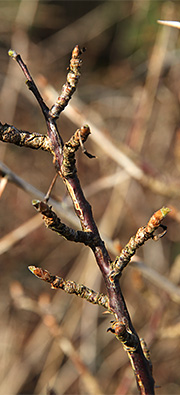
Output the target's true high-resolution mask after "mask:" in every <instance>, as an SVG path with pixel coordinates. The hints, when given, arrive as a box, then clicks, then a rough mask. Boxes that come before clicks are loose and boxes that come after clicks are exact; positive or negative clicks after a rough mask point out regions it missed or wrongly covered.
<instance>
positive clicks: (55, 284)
mask: <svg viewBox="0 0 180 395" xmlns="http://www.w3.org/2000/svg"><path fill="white" fill-rule="evenodd" d="M28 269H29V270H30V271H31V272H32V273H33V274H34V275H35V276H36V277H38V278H39V279H41V280H43V281H46V282H48V283H50V284H51V288H53V289H62V290H63V291H65V292H67V293H69V294H75V295H77V296H79V297H80V298H83V299H86V300H87V301H88V302H90V303H93V304H98V305H100V306H102V307H104V308H105V309H108V308H109V305H108V297H107V295H104V294H102V293H99V292H96V291H93V290H92V289H90V288H88V287H86V286H85V285H83V284H77V283H76V282H75V281H70V280H64V279H63V278H62V277H58V276H53V275H52V274H50V273H49V272H48V271H47V270H43V269H41V268H40V267H36V266H28Z"/></svg>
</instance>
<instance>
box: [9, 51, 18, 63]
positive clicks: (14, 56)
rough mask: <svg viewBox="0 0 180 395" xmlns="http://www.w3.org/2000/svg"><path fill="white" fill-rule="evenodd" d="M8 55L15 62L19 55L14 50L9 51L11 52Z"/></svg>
mask: <svg viewBox="0 0 180 395" xmlns="http://www.w3.org/2000/svg"><path fill="white" fill-rule="evenodd" d="M8 55H9V56H10V57H11V58H13V59H14V60H16V58H17V56H18V55H17V53H16V51H14V49H9V51H8Z"/></svg>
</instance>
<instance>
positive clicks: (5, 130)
mask: <svg viewBox="0 0 180 395" xmlns="http://www.w3.org/2000/svg"><path fill="white" fill-rule="evenodd" d="M0 141H3V142H4V143H13V144H15V145H18V146H19V147H27V148H32V149H37V150H38V149H42V150H43V151H49V152H51V142H50V140H49V137H48V136H46V135H42V134H39V133H30V132H27V131H25V130H18V129H17V128H15V127H14V126H12V125H8V124H7V123H5V124H4V125H3V124H2V123H1V122H0Z"/></svg>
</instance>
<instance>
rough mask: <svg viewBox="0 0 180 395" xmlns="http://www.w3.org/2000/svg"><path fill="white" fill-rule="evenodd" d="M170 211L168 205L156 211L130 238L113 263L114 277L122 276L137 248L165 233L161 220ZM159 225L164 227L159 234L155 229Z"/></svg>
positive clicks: (112, 274)
mask: <svg viewBox="0 0 180 395" xmlns="http://www.w3.org/2000/svg"><path fill="white" fill-rule="evenodd" d="M170 211H171V210H170V209H169V208H167V207H162V208H161V209H160V210H158V211H156V212H155V213H154V214H153V216H152V217H151V218H150V220H149V222H148V223H147V225H146V226H145V227H142V228H139V229H138V231H137V233H136V235H135V236H132V237H131V238H130V240H129V242H128V243H127V244H126V246H125V247H124V248H123V250H122V251H121V254H120V256H119V257H117V258H116V260H115V261H114V262H113V263H112V267H113V271H112V273H111V276H112V277H116V276H121V274H122V271H123V269H124V268H125V267H126V266H127V265H128V263H129V262H130V260H131V258H132V256H133V255H134V254H135V253H136V250H137V249H138V248H139V247H141V246H142V245H143V244H144V243H145V241H147V240H149V239H153V240H156V241H157V240H159V238H161V237H163V236H164V235H165V233H166V231H167V228H166V226H164V225H162V224H161V222H162V221H163V219H164V218H165V217H166V215H167V214H168V213H169V212H170ZM159 227H162V228H163V232H162V233H160V234H159V235H154V231H155V230H156V229H158V228H159Z"/></svg>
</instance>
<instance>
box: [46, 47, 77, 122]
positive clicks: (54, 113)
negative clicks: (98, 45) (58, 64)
mask: <svg viewBox="0 0 180 395" xmlns="http://www.w3.org/2000/svg"><path fill="white" fill-rule="evenodd" d="M83 52H84V49H82V50H81V49H80V48H79V46H78V45H76V46H75V48H74V49H73V51H72V56H71V60H70V65H69V72H68V74H67V81H66V83H65V84H64V85H63V87H62V92H61V93H60V96H59V97H58V99H57V101H56V103H55V104H54V105H53V106H52V108H51V110H50V115H51V117H52V118H55V119H57V118H59V115H60V113H61V112H62V111H63V110H64V109H65V107H66V106H67V104H68V103H69V100H70V99H71V97H72V95H73V93H74V92H75V90H76V86H77V83H78V81H79V78H80V75H81V74H80V67H81V64H82V60H81V59H80V56H81V54H82V53H83Z"/></svg>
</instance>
